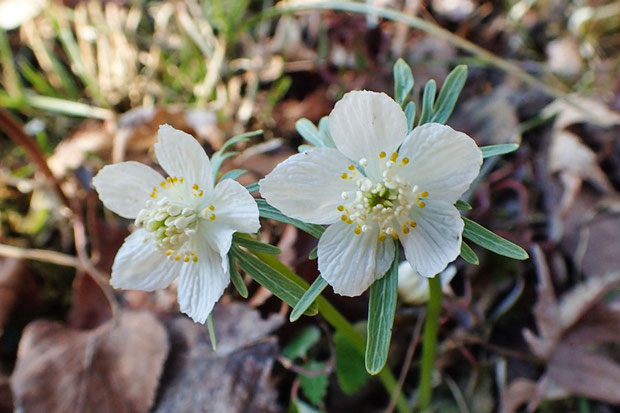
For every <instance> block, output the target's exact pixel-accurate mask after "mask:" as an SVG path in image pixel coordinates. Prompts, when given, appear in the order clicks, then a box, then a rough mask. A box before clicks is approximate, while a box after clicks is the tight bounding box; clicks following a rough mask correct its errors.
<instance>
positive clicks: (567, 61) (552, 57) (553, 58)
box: [546, 36, 583, 77]
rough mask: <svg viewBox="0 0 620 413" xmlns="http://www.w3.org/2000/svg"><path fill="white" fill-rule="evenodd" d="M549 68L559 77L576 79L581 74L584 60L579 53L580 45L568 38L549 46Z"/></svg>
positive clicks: (558, 40)
mask: <svg viewBox="0 0 620 413" xmlns="http://www.w3.org/2000/svg"><path fill="white" fill-rule="evenodd" d="M546 51H547V66H548V67H549V70H550V71H551V72H553V73H555V74H557V75H560V76H566V77H574V76H578V75H579V74H580V73H581V69H582V67H583V59H582V58H581V54H580V53H579V43H578V42H577V40H575V39H574V38H573V37H570V36H567V37H563V38H560V39H555V40H552V41H550V42H549V43H548V44H547V50H546Z"/></svg>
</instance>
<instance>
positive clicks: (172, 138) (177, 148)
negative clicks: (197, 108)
mask: <svg viewBox="0 0 620 413" xmlns="http://www.w3.org/2000/svg"><path fill="white" fill-rule="evenodd" d="M155 155H156V156H157V160H158V161H159V164H160V165H161V167H162V168H163V169H164V171H165V172H166V173H167V174H168V177H167V178H165V179H164V177H162V176H161V175H160V174H159V173H157V172H156V171H155V170H153V169H151V168H149V167H148V166H146V165H143V164H141V163H138V162H122V163H118V164H114V165H108V166H106V167H104V168H103V169H101V171H99V173H98V174H97V176H95V178H93V185H94V186H95V188H96V189H97V192H98V193H99V197H100V198H101V200H102V201H103V203H104V205H105V206H106V207H107V208H108V209H110V210H112V211H113V212H115V213H117V214H118V215H120V216H122V217H125V218H135V224H136V226H137V227H138V229H136V230H135V231H134V232H133V233H131V235H129V237H127V239H126V240H125V242H124V243H123V246H122V247H121V248H120V250H119V251H118V254H117V255H116V258H115V260H114V265H113V266H112V278H111V280H110V283H111V284H112V286H114V287H115V288H124V289H135V290H144V291H153V290H157V289H162V288H166V287H167V286H168V285H170V283H172V281H174V279H175V278H177V277H178V278H179V282H178V298H179V305H180V308H181V311H182V312H184V313H186V314H187V315H189V316H190V317H191V318H192V319H194V321H196V322H198V323H204V322H205V321H206V319H207V317H208V316H209V314H210V313H211V310H212V309H213V306H214V305H215V302H216V301H217V300H218V299H219V298H220V297H221V295H222V294H223V292H224V290H225V289H226V286H227V285H228V284H229V282H230V269H229V263H228V257H227V254H228V250H229V249H230V246H231V243H232V235H233V233H234V232H235V231H240V232H256V231H258V228H259V227H260V224H259V222H258V208H257V206H256V202H255V201H254V198H252V196H251V195H250V194H249V193H248V191H247V190H246V189H245V188H244V187H243V186H241V185H240V184H239V183H238V182H236V181H234V180H231V179H225V180H223V181H220V182H219V183H218V184H217V185H215V187H214V182H213V176H212V171H211V163H210V162H209V158H208V157H207V155H206V154H205V152H204V150H203V149H202V147H201V146H200V144H199V143H198V142H197V141H196V140H195V139H194V138H193V137H192V136H190V135H188V134H186V133H184V132H181V131H178V130H176V129H174V128H172V127H170V126H168V125H163V126H161V127H160V128H159V135H158V142H157V143H156V144H155Z"/></svg>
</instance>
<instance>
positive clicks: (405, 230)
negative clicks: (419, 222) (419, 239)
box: [402, 225, 409, 234]
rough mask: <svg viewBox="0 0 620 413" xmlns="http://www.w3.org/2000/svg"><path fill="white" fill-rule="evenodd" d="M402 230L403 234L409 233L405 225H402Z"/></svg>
mask: <svg viewBox="0 0 620 413" xmlns="http://www.w3.org/2000/svg"><path fill="white" fill-rule="evenodd" d="M402 230H403V233H404V234H409V227H408V226H407V225H403V228H402Z"/></svg>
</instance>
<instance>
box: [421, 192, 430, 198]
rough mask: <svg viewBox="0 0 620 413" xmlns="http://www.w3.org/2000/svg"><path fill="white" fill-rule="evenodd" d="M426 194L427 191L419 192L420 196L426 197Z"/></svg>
mask: <svg viewBox="0 0 620 413" xmlns="http://www.w3.org/2000/svg"><path fill="white" fill-rule="evenodd" d="M427 196H428V192H426V191H424V192H422V193H421V194H420V197H422V198H426V197H427Z"/></svg>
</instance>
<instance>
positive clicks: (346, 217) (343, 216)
mask: <svg viewBox="0 0 620 413" xmlns="http://www.w3.org/2000/svg"><path fill="white" fill-rule="evenodd" d="M340 219H341V220H342V222H346V221H347V220H348V219H349V217H348V216H346V215H342V216H341V217H340Z"/></svg>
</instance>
